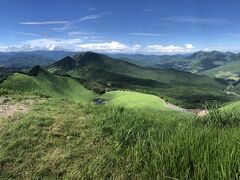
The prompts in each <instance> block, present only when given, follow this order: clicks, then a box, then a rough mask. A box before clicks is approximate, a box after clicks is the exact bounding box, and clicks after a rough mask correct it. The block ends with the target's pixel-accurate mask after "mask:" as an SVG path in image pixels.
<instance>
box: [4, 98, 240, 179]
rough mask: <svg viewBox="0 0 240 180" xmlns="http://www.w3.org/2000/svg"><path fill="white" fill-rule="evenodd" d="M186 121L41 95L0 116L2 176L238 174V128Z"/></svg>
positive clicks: (220, 176) (216, 176)
mask: <svg viewBox="0 0 240 180" xmlns="http://www.w3.org/2000/svg"><path fill="white" fill-rule="evenodd" d="M216 116H218V115H216ZM239 117H240V116H239V114H235V116H232V118H236V119H238V120H239ZM191 118H193V119H186V117H184V118H183V117H181V116H173V115H172V114H169V115H168V116H166V115H164V116H163V115H159V114H156V115H154V114H150V113H147V114H146V113H144V112H142V111H139V110H138V111H133V110H129V109H124V108H113V107H108V106H97V107H95V106H82V105H80V104H76V103H73V102H68V101H63V100H57V99H55V100H54V99H51V100H46V101H44V102H42V103H41V104H37V105H34V106H33V107H32V110H31V111H30V112H29V113H28V114H26V115H18V116H13V117H12V118H11V119H1V118H0V119H1V120H0V128H1V131H0V169H1V170H0V179H239V178H240V169H239V167H240V160H239V154H240V148H239V137H240V130H239V126H228V124H226V125H225V126H223V127H224V128H223V127H220V126H218V125H217V124H215V122H214V123H213V122H212V119H211V117H205V119H204V121H203V122H207V123H206V124H203V123H202V119H195V118H194V117H191ZM219 118H223V117H221V116H219ZM227 120H229V119H227Z"/></svg>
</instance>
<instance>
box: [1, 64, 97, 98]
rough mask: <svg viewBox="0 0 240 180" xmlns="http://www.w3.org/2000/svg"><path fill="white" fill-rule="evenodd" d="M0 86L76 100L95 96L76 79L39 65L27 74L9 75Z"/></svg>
mask: <svg viewBox="0 0 240 180" xmlns="http://www.w3.org/2000/svg"><path fill="white" fill-rule="evenodd" d="M0 88H3V89H9V90H15V91H20V92H24V93H26V92H27V93H34V94H40V95H44V96H51V97H58V98H67V99H71V100H76V101H89V100H90V99H92V98H93V97H94V96H95V93H94V92H92V91H90V90H88V89H86V88H84V87H83V86H82V85H81V84H80V83H79V82H78V81H77V80H75V79H73V78H71V77H63V76H58V75H54V74H52V73H49V72H47V71H46V70H44V69H42V68H40V67H39V66H36V67H34V68H33V69H32V70H31V71H30V74H29V75H27V74H21V73H14V74H12V75H10V76H9V77H8V78H7V79H6V80H4V81H3V82H2V83H1V84H0Z"/></svg>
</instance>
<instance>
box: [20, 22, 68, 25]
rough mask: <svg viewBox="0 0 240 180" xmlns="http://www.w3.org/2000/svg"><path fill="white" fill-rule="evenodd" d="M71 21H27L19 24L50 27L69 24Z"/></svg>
mask: <svg viewBox="0 0 240 180" xmlns="http://www.w3.org/2000/svg"><path fill="white" fill-rule="evenodd" d="M67 23H69V21H26V22H20V23H19V24H24V25H49V24H67Z"/></svg>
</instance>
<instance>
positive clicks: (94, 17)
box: [79, 14, 101, 21]
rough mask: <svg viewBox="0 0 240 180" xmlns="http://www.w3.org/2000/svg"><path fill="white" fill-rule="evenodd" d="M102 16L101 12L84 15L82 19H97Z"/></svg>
mask: <svg viewBox="0 0 240 180" xmlns="http://www.w3.org/2000/svg"><path fill="white" fill-rule="evenodd" d="M99 17H101V14H92V15H88V16H84V17H82V18H80V19H79V20H80V21H86V20H92V19H97V18H99Z"/></svg>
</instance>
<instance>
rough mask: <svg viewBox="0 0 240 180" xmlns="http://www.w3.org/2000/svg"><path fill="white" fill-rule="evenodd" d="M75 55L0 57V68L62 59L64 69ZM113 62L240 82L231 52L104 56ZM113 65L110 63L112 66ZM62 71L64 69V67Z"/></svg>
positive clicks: (239, 58)
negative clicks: (63, 59) (174, 70)
mask: <svg viewBox="0 0 240 180" xmlns="http://www.w3.org/2000/svg"><path fill="white" fill-rule="evenodd" d="M75 54H76V53H75V52H68V51H34V52H10V53H0V67H7V68H14V69H23V68H31V67H33V66H36V65H40V66H49V65H51V64H53V63H55V62H57V61H58V60H59V59H62V58H64V57H67V56H69V58H67V59H65V62H66V65H67V66H71V63H69V62H68V61H72V60H71V59H70V58H71V57H73V56H74V55H75ZM106 55H107V56H109V57H111V58H114V59H113V60H116V61H117V60H121V61H125V62H130V63H132V64H136V65H138V66H144V67H152V68H162V69H163V68H164V69H176V70H181V71H187V72H191V73H196V74H201V75H208V76H211V77H216V78H220V79H226V80H231V81H239V80H240V76H239V75H240V54H236V53H231V52H218V51H211V52H204V51H199V52H196V53H193V54H186V55H181V54H177V55H142V54H106ZM116 61H114V62H115V63H116ZM65 68H67V67H66V66H65Z"/></svg>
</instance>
